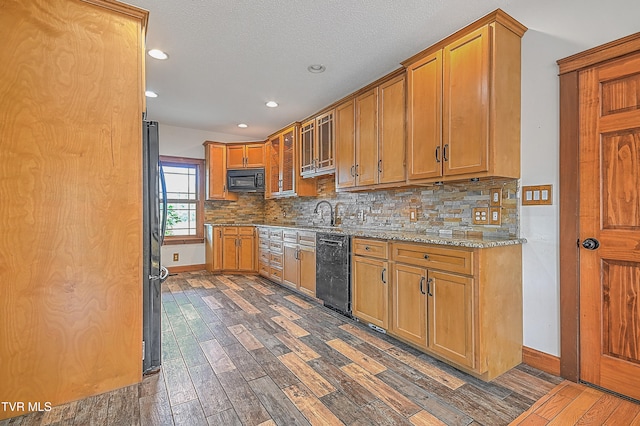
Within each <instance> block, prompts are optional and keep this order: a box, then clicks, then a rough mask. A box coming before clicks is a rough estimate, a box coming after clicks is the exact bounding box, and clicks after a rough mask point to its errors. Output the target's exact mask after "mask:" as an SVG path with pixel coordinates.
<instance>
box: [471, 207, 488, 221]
mask: <svg viewBox="0 0 640 426" xmlns="http://www.w3.org/2000/svg"><path fill="white" fill-rule="evenodd" d="M471 221H472V222H473V223H474V224H475V225H488V224H489V209H488V208H487V207H476V208H474V209H473V210H471Z"/></svg>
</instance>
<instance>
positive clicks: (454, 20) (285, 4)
mask: <svg viewBox="0 0 640 426" xmlns="http://www.w3.org/2000/svg"><path fill="white" fill-rule="evenodd" d="M125 1H127V0H125ZM128 2H130V3H132V4H134V5H136V6H139V7H142V8H144V9H147V10H149V11H150V16H149V28H148V32H147V48H149V49H152V48H158V49H162V50H164V51H166V52H167V53H168V54H169V59H168V60H166V61H158V60H156V59H152V58H150V57H147V66H146V72H147V77H146V78H147V89H149V90H154V91H156V92H157V93H158V94H159V97H158V98H154V99H151V98H148V99H147V110H148V116H149V118H150V119H152V120H157V121H160V122H161V123H163V124H166V125H171V126H178V127H186V128H192V129H200V130H207V131H212V132H218V133H226V134H230V135H237V136H238V139H242V140H247V138H253V139H256V140H262V139H265V138H266V137H267V136H268V135H269V134H271V133H273V132H275V131H277V130H279V129H280V128H282V127H283V126H285V125H287V124H289V123H291V122H293V121H297V120H300V119H303V118H305V117H307V116H309V115H311V114H313V113H314V112H317V111H319V110H320V109H322V108H323V107H325V106H327V105H329V104H331V103H333V102H334V101H336V100H338V99H340V98H342V97H344V96H345V95H347V94H349V93H351V92H353V91H355V90H357V89H358V88H360V87H362V86H364V85H366V84H367V83H370V82H371V81H373V80H376V79H377V78H379V77H381V76H383V75H385V74H387V73H389V72H390V71H392V70H394V69H396V68H398V67H399V66H400V62H401V61H403V60H404V59H407V58H408V57H410V56H412V55H413V54H415V53H417V52H419V51H421V50H423V49H424V48H426V47H428V46H429V45H431V44H433V43H434V42H436V41H438V40H440V39H442V38H444V37H445V36H447V35H449V34H451V33H452V32H455V31H457V30H458V29H460V28H462V27H464V26H465V25H467V24H469V23H471V22H473V21H475V20H476V19H478V18H480V17H482V16H483V15H485V14H487V13H489V12H491V11H493V10H495V9H497V8H502V9H503V10H505V11H506V12H507V13H509V14H510V15H512V16H513V17H514V18H516V19H517V20H519V21H520V22H521V23H522V24H524V25H525V26H527V27H529V29H530V30H532V31H540V32H545V33H549V34H551V35H553V36H554V37H559V38H561V39H563V40H569V41H575V43H576V46H577V49H576V52H577V51H579V50H582V49H584V48H588V47H592V46H595V45H597V44H600V43H603V42H605V41H608V40H599V39H598V34H597V31H593V28H594V27H595V28H597V24H598V19H601V18H602V16H603V14H604V16H606V13H607V10H608V9H607V7H611V4H612V2H613V3H622V4H628V5H633V9H634V10H635V11H638V6H637V4H639V3H640V2H637V0H611V1H607V2H605V1H601V2H600V1H588V2H585V1H584V0H536V1H528V0H217V1H216V0H180V1H176V0H129V1H128ZM585 7H587V8H591V9H594V8H595V9H601V10H591V12H592V13H585V10H584V9H585ZM636 16H638V15H636ZM591 21H593V22H591ZM525 36H526V35H525ZM578 48H579V49H578ZM318 63H319V64H323V65H324V66H326V71H325V72H324V73H322V74H311V73H309V72H308V71H307V66H309V65H311V64H318ZM268 100H275V101H277V102H278V103H279V104H280V107H278V108H266V107H265V105H264V104H265V102H266V101H268ZM238 123H247V124H248V125H249V128H247V129H239V128H238V127H237V124H238Z"/></svg>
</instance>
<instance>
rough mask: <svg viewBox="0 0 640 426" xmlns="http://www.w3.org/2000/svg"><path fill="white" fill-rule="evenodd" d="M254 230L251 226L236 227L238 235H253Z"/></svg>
mask: <svg viewBox="0 0 640 426" xmlns="http://www.w3.org/2000/svg"><path fill="white" fill-rule="evenodd" d="M254 229H255V228H254V227H253V226H240V227H238V234H239V235H253V230H254Z"/></svg>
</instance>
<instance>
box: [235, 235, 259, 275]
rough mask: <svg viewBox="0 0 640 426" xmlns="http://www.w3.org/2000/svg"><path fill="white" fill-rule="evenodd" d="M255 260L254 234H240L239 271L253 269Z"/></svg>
mask: <svg viewBox="0 0 640 426" xmlns="http://www.w3.org/2000/svg"><path fill="white" fill-rule="evenodd" d="M254 261H255V238H254V236H253V235H239V236H238V271H253V270H254V269H255V268H254Z"/></svg>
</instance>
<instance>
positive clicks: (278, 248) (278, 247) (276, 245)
mask: <svg viewBox="0 0 640 426" xmlns="http://www.w3.org/2000/svg"><path fill="white" fill-rule="evenodd" d="M269 250H271V251H273V252H276V253H282V242H280V241H269Z"/></svg>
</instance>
